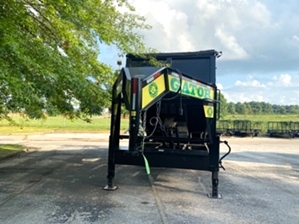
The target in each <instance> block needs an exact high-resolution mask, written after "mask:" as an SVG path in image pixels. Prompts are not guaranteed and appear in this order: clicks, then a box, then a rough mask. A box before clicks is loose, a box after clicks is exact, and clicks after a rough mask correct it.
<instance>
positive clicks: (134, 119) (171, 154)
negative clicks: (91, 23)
mask: <svg viewBox="0 0 299 224" xmlns="http://www.w3.org/2000/svg"><path fill="white" fill-rule="evenodd" d="M147 56H150V57H154V58H156V59H157V61H160V62H166V63H167V65H168V66H167V67H154V66H151V64H150V62H149V60H148V59H147V58H145V57H136V56H134V55H127V62H126V67H124V68H122V69H121V71H120V74H119V76H118V78H117V80H116V82H115V83H114V86H113V96H112V107H111V132H110V139H109V155H108V176H107V178H108V184H107V186H106V187H105V189H106V190H114V189H116V188H117V187H116V186H114V183H113V179H114V175H115V165H116V164H126V165H139V166H146V167H148V166H149V167H169V168H182V169H194V170H206V171H210V172H211V174H212V175H211V176H212V192H211V194H209V195H210V196H211V197H214V198H218V197H220V195H219V194H218V172H219V167H220V165H221V160H222V158H223V157H222V158H221V159H220V146H219V145H220V138H219V135H217V133H216V118H217V117H218V113H219V110H218V108H219V101H218V100H217V99H218V94H219V93H218V91H217V87H216V84H215V81H216V77H215V71H216V66H215V62H216V58H217V57H219V56H220V53H219V52H217V51H215V50H208V51H198V52H183V53H158V54H151V55H147ZM122 107H125V108H126V110H128V111H129V130H128V134H121V129H120V124H121V119H122V115H121V109H122ZM121 139H128V141H127V142H128V145H127V147H126V148H123V147H120V140H121ZM227 154H228V153H227ZM225 156H226V155H225Z"/></svg>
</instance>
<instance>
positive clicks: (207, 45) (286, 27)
mask: <svg viewBox="0 0 299 224" xmlns="http://www.w3.org/2000/svg"><path fill="white" fill-rule="evenodd" d="M129 2H131V3H132V5H133V6H134V7H135V8H136V13H138V14H139V15H143V16H144V17H145V18H146V22H147V23H148V24H149V25H151V26H152V29H150V30H140V31H138V33H140V34H141V35H143V36H144V41H145V43H146V46H147V47H151V48H154V49H157V50H158V52H180V51H200V50H208V49H214V50H216V51H222V52H223V54H222V56H221V58H219V59H217V62H216V66H217V71H216V80H217V81H216V82H217V87H218V88H219V89H220V90H221V92H222V93H223V94H224V96H225V97H226V99H227V100H228V101H229V102H235V103H236V102H249V101H264V102H268V103H271V104H279V105H294V104H295V105H299V22H298V21H299V1H298V0H284V1H277V0H260V1H259V0H142V1H141V0H129ZM101 52H102V55H101V56H100V60H101V61H104V62H106V63H108V64H110V65H111V66H113V67H116V61H117V60H118V59H119V58H118V56H117V54H118V52H117V50H116V49H115V48H113V47H108V46H102V49H101Z"/></svg>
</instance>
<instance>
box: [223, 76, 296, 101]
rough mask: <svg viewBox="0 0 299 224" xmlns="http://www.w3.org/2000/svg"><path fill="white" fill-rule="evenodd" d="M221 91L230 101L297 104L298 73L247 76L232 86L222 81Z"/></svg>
mask: <svg viewBox="0 0 299 224" xmlns="http://www.w3.org/2000/svg"><path fill="white" fill-rule="evenodd" d="M222 86H223V89H222V93H223V94H224V96H225V97H226V98H227V99H228V101H231V102H250V101H264V102H269V103H272V104H286V105H290V104H295V105H298V104H299V90H298V89H299V75H290V74H281V75H274V76H273V77H271V78H270V81H269V80H268V79H263V78H261V77H259V76H256V77H255V76H253V75H251V76H249V77H247V78H246V79H245V80H242V79H241V80H236V81H235V83H234V85H233V86H226V85H225V84H223V83H222Z"/></svg>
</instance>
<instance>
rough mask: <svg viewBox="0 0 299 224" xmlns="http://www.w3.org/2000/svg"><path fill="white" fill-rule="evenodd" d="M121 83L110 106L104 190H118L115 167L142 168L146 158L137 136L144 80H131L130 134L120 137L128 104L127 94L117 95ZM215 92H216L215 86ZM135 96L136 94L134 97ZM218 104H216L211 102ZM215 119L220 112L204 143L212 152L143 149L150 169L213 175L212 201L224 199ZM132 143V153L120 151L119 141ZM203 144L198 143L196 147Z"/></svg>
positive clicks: (115, 88)
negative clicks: (220, 180)
mask: <svg viewBox="0 0 299 224" xmlns="http://www.w3.org/2000/svg"><path fill="white" fill-rule="evenodd" d="M119 83H120V80H119V81H117V82H116V83H115V84H114V86H113V96H112V105H111V130H110V137H109V149H108V175H107V179H108V183H107V185H106V187H105V188H104V189H105V190H115V189H117V186H115V185H114V182H113V179H114V177H115V165H116V164H126V165H139V166H144V160H143V156H142V154H141V153H140V145H139V143H140V141H141V139H140V138H142V137H140V136H138V131H139V126H140V119H139V117H140V113H141V110H140V108H141V91H142V80H141V79H140V78H138V77H132V78H131V90H130V91H131V102H133V101H134V105H133V103H131V104H130V106H131V108H130V117H129V119H130V123H129V127H130V134H129V135H121V134H120V121H121V105H122V104H124V103H125V100H124V94H123V93H122V92H117V87H118V85H119ZM122 85H123V86H122V89H123V90H124V89H125V86H124V85H125V82H123V83H122ZM214 87H215V90H216V86H214ZM132 93H134V94H135V95H134V94H132ZM133 95H134V97H135V98H134V99H133ZM214 99H217V91H215V96H214ZM212 103H213V104H215V106H214V108H217V107H216V103H217V102H216V101H215V102H212ZM216 118H217V111H216V109H215V110H214V117H213V118H212V119H211V118H209V119H206V122H207V128H208V132H209V139H208V140H204V143H205V144H207V145H208V148H209V151H208V152H204V151H200V150H194V151H188V150H184V151H182V150H167V149H165V150H159V151H157V150H153V149H152V148H149V147H146V144H145V147H144V151H143V153H144V155H145V156H146V158H147V160H148V161H149V164H150V166H151V167H169V168H181V169H194V170H206V171H210V172H211V173H212V175H211V179H212V192H211V193H210V194H208V196H209V197H211V198H221V195H220V194H219V193H218V183H219V178H218V176H219V156H220V155H219V154H220V146H219V145H220V138H219V135H217V133H216ZM124 138H127V139H129V147H128V149H129V150H120V140H121V139H124ZM180 140H181V141H183V142H192V141H195V142H196V140H192V139H190V138H187V139H182V138H181V139H180ZM200 141H202V142H203V140H197V143H198V142H200Z"/></svg>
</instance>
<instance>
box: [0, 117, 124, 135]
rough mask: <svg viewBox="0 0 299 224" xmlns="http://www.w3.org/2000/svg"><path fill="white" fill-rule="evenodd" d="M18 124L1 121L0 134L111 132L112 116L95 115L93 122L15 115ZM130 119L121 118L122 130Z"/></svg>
mask: <svg viewBox="0 0 299 224" xmlns="http://www.w3.org/2000/svg"><path fill="white" fill-rule="evenodd" d="M13 119H14V120H15V121H16V122H17V123H18V125H12V124H9V123H8V122H7V121H6V120H1V121H0V134H6V135H11V134H26V133H28V134H30V133H55V132H62V133H63V132H77V133H78V132H80V133H84V132H109V130H110V118H109V117H103V116H95V117H93V118H92V121H91V123H87V122H85V121H82V120H79V119H76V120H69V119H66V118H64V117H62V116H56V117H48V118H47V119H46V120H26V119H24V118H23V117H18V116H14V117H13ZM128 123H129V120H128V119H121V130H126V129H127V128H128Z"/></svg>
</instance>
